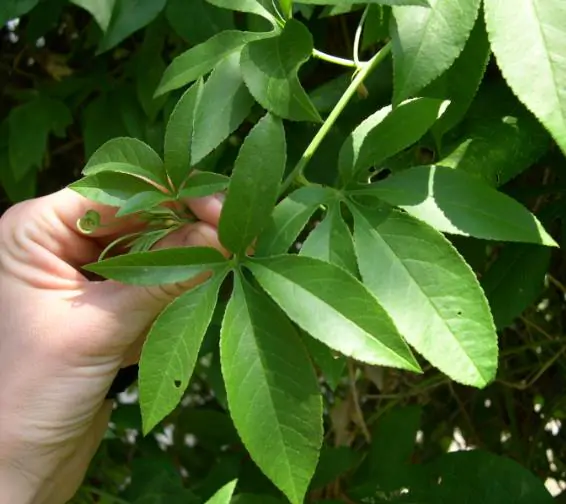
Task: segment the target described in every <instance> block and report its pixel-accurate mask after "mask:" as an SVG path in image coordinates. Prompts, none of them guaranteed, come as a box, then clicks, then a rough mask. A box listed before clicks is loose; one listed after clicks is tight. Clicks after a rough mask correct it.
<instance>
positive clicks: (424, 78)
mask: <svg viewBox="0 0 566 504" xmlns="http://www.w3.org/2000/svg"><path fill="white" fill-rule="evenodd" d="M429 4H430V8H428V7H419V6H415V7H393V20H392V24H391V38H392V42H393V62H394V68H395V86H394V88H395V89H394V95H393V103H394V104H398V103H400V102H401V101H403V100H405V99H406V98H409V97H412V96H414V95H415V94H416V93H417V92H418V91H420V90H421V89H422V88H423V87H424V86H426V85H427V84H429V83H430V82H432V81H433V80H434V79H436V78H437V77H438V76H439V75H441V74H442V73H443V72H444V71H446V70H448V68H450V66H451V65H452V63H454V61H455V60H456V58H457V57H458V55H459V54H460V53H461V52H462V50H463V49H464V45H465V44H466V41H467V40H468V37H469V35H470V31H471V30H472V27H473V26H474V23H475V21H476V18H477V15H478V10H479V7H480V4H481V0H466V1H459V2H455V1H454V0H429Z"/></svg>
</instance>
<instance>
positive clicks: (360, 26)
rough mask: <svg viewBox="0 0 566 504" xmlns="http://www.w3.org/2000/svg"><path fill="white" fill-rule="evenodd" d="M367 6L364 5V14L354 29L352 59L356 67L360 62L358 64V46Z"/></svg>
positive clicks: (367, 10)
mask: <svg viewBox="0 0 566 504" xmlns="http://www.w3.org/2000/svg"><path fill="white" fill-rule="evenodd" d="M369 8H370V6H369V4H368V5H366V8H365V9H364V13H363V14H362V17H361V19H360V22H359V24H358V28H357V29H356V34H355V36H354V50H353V53H354V54H353V58H354V62H355V64H356V66H360V64H361V62H360V44H361V41H362V33H363V31H364V24H365V22H366V18H367V15H368V12H369Z"/></svg>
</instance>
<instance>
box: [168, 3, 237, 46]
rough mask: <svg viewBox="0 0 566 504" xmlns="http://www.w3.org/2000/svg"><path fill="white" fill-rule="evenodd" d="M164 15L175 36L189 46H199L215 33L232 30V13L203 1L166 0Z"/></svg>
mask: <svg viewBox="0 0 566 504" xmlns="http://www.w3.org/2000/svg"><path fill="white" fill-rule="evenodd" d="M165 15H166V17H167V21H169V24H170V25H171V27H172V28H173V30H175V32H176V33H177V35H179V36H180V37H182V38H184V39H185V40H186V41H187V42H189V43H190V44H191V45H197V44H201V43H202V42H205V41H206V40H208V39H209V38H211V37H213V36H214V35H216V34H217V33H220V32H222V31H225V30H232V29H234V20H233V15H232V13H231V12H228V11H226V10H224V9H219V8H217V7H215V6H214V5H212V4H210V3H208V2H206V1H205V0H190V1H189V2H187V0H168V2H167V7H166V8H165Z"/></svg>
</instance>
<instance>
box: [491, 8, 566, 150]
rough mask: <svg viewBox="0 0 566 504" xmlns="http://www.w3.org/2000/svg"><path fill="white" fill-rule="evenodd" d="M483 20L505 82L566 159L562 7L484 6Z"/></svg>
mask: <svg viewBox="0 0 566 504" xmlns="http://www.w3.org/2000/svg"><path fill="white" fill-rule="evenodd" d="M485 19H486V24H487V31H488V34H489V40H490V42H491V48H492V50H493V53H494V54H495V57H496V59H497V63H498V65H499V67H500V68H501V71H502V73H503V76H504V77H505V80H506V81H507V83H508V84H509V86H510V87H511V89H512V90H513V91H514V92H515V94H516V95H517V96H518V98H519V100H521V101H522V102H523V103H524V104H525V105H526V106H527V108H528V109H529V110H531V112H532V113H533V114H534V115H535V116H536V117H537V118H538V119H539V120H540V122H541V123H542V124H543V125H544V126H545V127H546V128H547V129H548V131H549V132H550V133H551V134H552V136H553V137H554V139H555V140H556V143H557V144H558V145H559V147H560V148H561V149H562V152H564V153H566V86H565V85H564V82H565V81H566V59H565V58H564V47H565V46H566V30H565V29H564V26H565V25H566V3H564V2H563V1H562V0H517V1H511V0H486V1H485Z"/></svg>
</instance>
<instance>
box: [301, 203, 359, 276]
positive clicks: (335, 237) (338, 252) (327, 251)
mask: <svg viewBox="0 0 566 504" xmlns="http://www.w3.org/2000/svg"><path fill="white" fill-rule="evenodd" d="M300 255H302V256H306V257H314V258H316V259H322V260H323V261H326V262H329V263H333V264H336V265H337V266H340V267H341V268H343V269H345V270H346V271H349V272H350V273H352V274H353V275H357V270H358V268H357V266H356V253H355V252H354V242H353V240H352V235H351V233H350V229H349V228H348V225H347V224H346V223H345V222H344V219H343V218H342V214H341V212H340V203H339V202H335V203H334V204H332V205H330V206H329V208H328V211H327V213H326V216H325V217H324V219H323V221H322V222H321V223H320V224H318V225H317V226H316V228H315V229H314V230H313V231H312V232H311V234H310V235H309V236H308V238H307V239H306V240H305V242H304V243H303V245H302V247H301V252H300Z"/></svg>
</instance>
